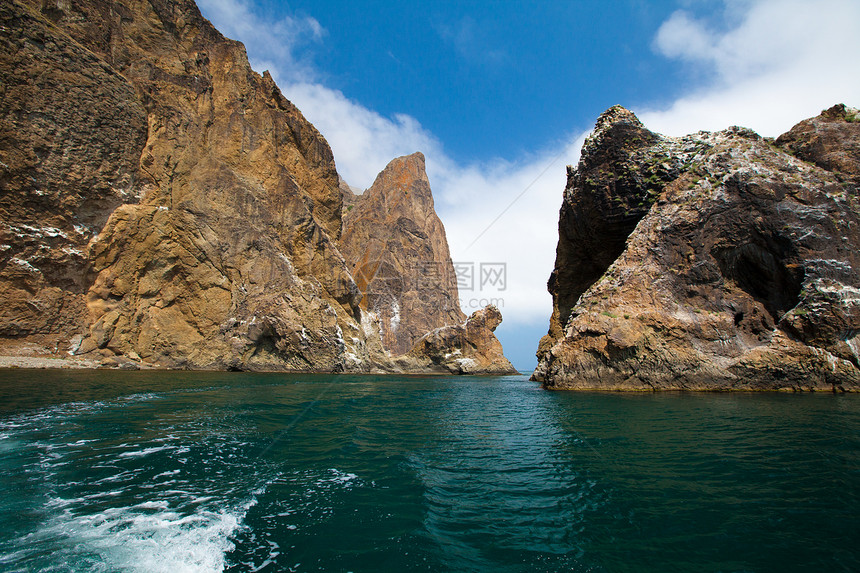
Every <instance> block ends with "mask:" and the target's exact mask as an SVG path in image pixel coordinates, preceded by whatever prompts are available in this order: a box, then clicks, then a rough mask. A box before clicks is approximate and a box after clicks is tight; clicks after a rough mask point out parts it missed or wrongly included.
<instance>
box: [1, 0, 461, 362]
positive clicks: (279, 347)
mask: <svg viewBox="0 0 860 573" xmlns="http://www.w3.org/2000/svg"><path fill="white" fill-rule="evenodd" d="M0 26H2V29H0V73H2V77H3V82H2V84H0V90H2V92H3V93H2V99H0V162H2V164H0V170H1V171H0V223H1V224H0V239H2V243H0V245H2V246H0V295H2V296H3V297H4V300H5V304H4V305H3V308H2V310H0V343H2V346H4V347H6V348H12V347H14V346H15V345H16V344H18V343H22V342H25V343H35V344H38V345H40V346H41V347H42V348H46V349H53V350H54V351H57V352H63V351H68V352H70V353H75V354H78V355H87V356H93V355H100V356H105V357H109V358H110V357H117V358H121V359H122V360H132V361H134V362H140V363H143V364H149V365H153V366H157V367H189V368H219V369H220V368H241V369H275V370H277V369H291V370H321V371H338V370H359V371H361V370H367V369H372V368H376V369H397V368H399V367H398V366H395V365H394V364H393V361H392V354H391V352H394V353H395V354H396V353H403V352H405V351H406V350H408V348H407V346H408V342H406V341H407V340H408V339H409V336H414V334H415V329H420V328H421V325H423V324H425V323H426V324H427V330H429V329H431V328H435V327H436V326H439V324H436V323H438V322H440V321H441V322H442V323H448V322H447V320H448V318H449V315H450V318H452V319H453V320H451V322H450V323H457V322H460V318H461V315H460V314H457V312H459V310H457V312H454V313H453V314H452V313H450V312H449V313H448V314H444V315H443V316H444V318H440V317H438V316H435V315H434V316H432V317H430V315H431V314H432V312H431V311H430V310H429V308H430V307H429V306H425V307H423V310H422V309H419V311H418V312H417V314H418V316H421V315H422V313H423V314H424V315H425V316H422V317H421V319H420V320H416V321H414V323H412V322H410V321H409V320H406V319H403V318H402V319H401V320H402V321H404V322H405V323H408V324H410V329H408V332H409V333H410V334H409V336H405V334H404V338H403V341H399V340H397V341H396V344H390V345H387V346H386V347H383V340H384V339H385V336H386V333H388V332H390V329H389V331H386V330H384V329H383V336H382V337H381V336H380V334H379V330H378V329H377V328H375V327H374V326H373V316H371V315H370V314H369V313H368V312H367V310H368V309H370V307H369V306H368V303H367V302H364V303H362V300H363V298H364V294H363V293H362V290H361V288H360V287H359V284H357V283H356V281H355V280H354V278H353V274H352V272H353V266H352V265H351V264H349V263H348V262H347V260H345V259H344V257H343V255H342V254H341V251H340V248H339V244H338V241H339V240H340V238H341V231H342V229H343V226H344V221H343V220H342V213H343V199H342V190H341V180H340V178H339V177H338V174H337V171H336V169H335V163H334V158H333V156H332V152H331V149H330V148H329V146H328V144H327V143H326V141H325V139H324V138H323V136H322V135H320V134H319V133H318V132H317V130H316V129H315V128H314V127H313V126H312V125H311V124H310V123H309V122H308V121H307V120H306V119H305V118H304V117H303V116H302V114H301V112H299V110H298V109H296V108H295V106H293V105H292V104H291V103H290V102H289V101H288V100H287V99H286V98H285V97H284V96H283V95H282V94H281V92H280V90H279V89H278V87H277V86H276V85H275V84H274V82H273V81H272V78H271V77H270V76H269V75H268V74H267V73H264V74H263V75H262V76H261V75H259V74H257V73H256V72H254V71H253V70H252V69H251V68H250V66H249V64H248V59H247V57H246V54H245V51H244V47H243V46H242V44H240V43H238V42H235V41H232V40H228V39H226V38H224V37H223V36H222V35H221V34H220V33H219V32H218V31H217V30H215V29H214V28H213V27H212V26H211V24H210V23H209V22H208V21H207V20H206V19H204V18H203V17H202V16H201V14H200V12H199V10H198V9H197V7H196V6H195V5H194V3H193V2H192V1H190V0H179V1H169V2H168V1H166V0H128V1H126V2H123V3H119V2H113V1H108V0H76V1H75V2H64V1H60V0H9V1H8V2H5V3H3V5H2V6H0ZM381 177H382V176H381ZM383 179H384V178H383ZM419 179H420V176H419ZM424 180H425V183H426V177H425V178H424ZM420 193H423V194H425V195H426V197H424V202H425V203H426V200H427V198H429V186H428V187H426V188H423V187H422V188H421V190H420ZM383 195H384V193H383ZM373 196H375V192H374V195H373ZM362 202H363V201H362ZM386 205H387V204H386ZM425 207H429V211H426V210H425V212H424V213H423V215H422V216H423V217H424V218H425V219H429V218H430V214H432V217H435V213H433V212H432V199H430V202H429V205H425ZM416 213H417V212H416ZM416 213H413V214H412V215H413V216H412V218H411V219H410V218H409V214H408V213H407V214H405V215H404V217H405V218H406V219H409V220H410V221H412V222H416V221H418V220H419V219H420V218H419V217H418V216H417V214H416ZM436 221H438V218H436ZM421 222H422V223H423V220H421ZM386 223H387V221H386ZM404 229H405V231H404V232H409V230H410V229H406V228H405V227H404ZM418 230H419V231H421V228H418ZM438 231H439V232H441V233H442V235H441V236H442V239H441V241H442V242H443V243H444V230H443V229H442V228H441V224H439V228H438ZM422 232H423V231H422ZM422 241H423V242H427V241H429V242H430V243H431V244H433V241H435V242H439V238H438V235H434V236H433V237H430V236H429V235H428V236H426V237H417V238H416V242H415V243H414V244H411V245H410V244H409V241H408V239H407V238H404V239H402V240H401V245H402V247H403V252H411V251H410V249H412V250H414V251H415V252H419V253H420V252H422V251H421V249H422V248H423V247H422V245H423V242H422ZM344 244H346V243H344ZM431 250H432V249H431ZM351 253H352V251H350V254H351ZM433 254H434V256H437V255H438V256H442V254H443V253H441V252H439V253H437V252H436V251H433ZM444 254H447V247H446V249H445V253H444ZM433 260H437V259H433ZM447 263H448V264H450V260H447ZM445 286H446V288H447V286H448V285H445ZM413 294H414V293H413ZM433 296H445V297H447V298H449V299H450V300H452V301H456V300H457V294H456V288H455V289H454V290H453V291H451V290H450V289H449V290H446V291H445V292H444V295H437V294H436V293H435V292H434V294H433ZM419 298H420V297H419ZM430 298H431V299H432V301H433V302H435V299H433V298H432V297H430ZM410 300H411V299H410ZM434 321H435V322H434ZM406 331H407V330H404V332H406ZM421 334H423V333H421ZM388 351H391V352H388Z"/></svg>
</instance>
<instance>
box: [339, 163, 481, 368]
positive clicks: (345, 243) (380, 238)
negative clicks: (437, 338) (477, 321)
mask: <svg viewBox="0 0 860 573" xmlns="http://www.w3.org/2000/svg"><path fill="white" fill-rule="evenodd" d="M347 203H348V207H347V211H346V213H345V215H344V220H343V236H342V237H341V240H340V249H341V252H342V253H343V255H344V257H345V258H346V260H347V263H348V267H349V270H350V272H351V273H352V276H353V277H355V280H356V282H357V284H358V288H359V290H360V291H361V293H362V295H363V297H362V299H361V308H362V310H363V311H364V312H367V313H370V314H371V315H372V316H373V317H374V318H376V319H378V320H379V323H380V326H381V328H382V341H383V344H384V347H385V349H386V350H388V351H390V352H391V353H392V354H404V353H406V352H408V351H409V350H410V349H411V348H412V346H413V345H414V344H415V343H416V342H417V341H418V339H419V338H421V337H422V336H423V335H424V334H426V333H427V332H429V331H431V330H433V329H436V328H440V327H442V326H445V325H449V324H459V323H461V322H464V321H465V320H466V316H465V315H464V314H463V311H462V310H460V302H459V300H458V299H457V282H456V277H455V275H454V265H453V264H452V262H451V253H450V252H449V250H448V241H447V239H446V237H445V228H444V227H443V226H442V221H440V220H439V217H438V216H437V215H436V211H435V210H434V208H433V195H432V194H431V192H430V182H429V180H428V179H427V173H426V172H425V168H424V156H423V155H422V154H420V153H415V154H413V155H409V156H407V157H399V158H397V159H394V160H393V161H391V163H389V164H388V166H387V167H386V168H385V169H384V170H383V171H382V173H380V174H379V176H377V178H376V181H374V183H373V185H372V186H371V187H370V189H368V190H367V191H365V192H364V193H363V194H361V195H358V196H355V198H354V199H351V200H348V201H347Z"/></svg>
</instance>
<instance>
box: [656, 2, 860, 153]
mask: <svg viewBox="0 0 860 573" xmlns="http://www.w3.org/2000/svg"><path fill="white" fill-rule="evenodd" d="M725 10H726V12H727V14H728V16H727V18H726V19H728V20H731V21H732V22H733V23H734V25H733V26H731V27H730V28H729V29H728V30H724V31H716V30H714V29H712V28H709V26H708V24H707V23H706V22H704V21H701V20H696V19H694V18H693V17H691V16H690V15H689V14H687V13H686V12H683V11H679V12H676V13H675V14H673V15H672V17H670V18H669V19H668V20H667V21H666V22H664V23H663V25H662V26H661V27H660V30H659V32H658V33H657V36H656V38H655V41H654V45H655V48H656V49H657V50H658V51H659V52H660V53H661V54H663V55H665V56H667V57H670V58H676V59H679V60H682V61H684V62H686V63H687V64H688V65H691V66H694V67H695V68H696V69H697V70H699V71H702V70H704V71H709V72H712V74H713V77H712V80H711V82H710V83H709V84H708V85H705V86H703V87H701V88H700V89H698V90H696V91H694V92H692V93H690V94H687V95H685V96H684V97H681V98H679V99H678V100H676V101H674V102H672V103H671V105H669V106H668V107H666V108H664V109H660V110H646V111H645V112H642V113H640V114H639V115H640V118H641V119H642V120H643V121H644V122H645V123H646V124H647V125H648V126H649V127H650V128H652V129H654V130H657V131H660V132H663V133H667V134H670V135H682V134H686V133H690V132H694V131H698V130H700V129H706V130H711V131H713V130H719V129H725V128H726V127H728V126H730V125H743V126H746V127H750V128H752V129H755V130H756V131H758V132H759V133H761V134H762V135H768V136H776V135H779V134H780V133H783V132H785V131H787V130H788V129H789V128H791V126H792V125H794V124H795V123H796V122H798V121H800V120H801V119H804V118H806V117H810V116H813V115H817V114H818V113H819V112H820V111H821V110H822V109H824V108H827V107H830V106H831V105H833V104H836V103H845V104H848V105H853V106H857V105H858V104H860V74H858V73H857V65H858V60H857V57H858V54H860V2H857V1H856V0H815V1H810V0H759V1H756V2H740V3H739V2H727V4H726V5H725Z"/></svg>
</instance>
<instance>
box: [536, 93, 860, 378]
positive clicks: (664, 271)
mask: <svg viewBox="0 0 860 573" xmlns="http://www.w3.org/2000/svg"><path fill="white" fill-rule="evenodd" d="M858 119H860V117H858V112H857V110H854V109H851V108H846V107H845V106H842V105H839V106H835V107H833V108H831V109H829V110H827V111H825V112H823V113H822V115H820V116H819V117H816V118H812V119H809V120H806V121H804V122H801V123H800V124H798V125H797V126H795V127H794V128H793V129H792V130H791V131H789V132H788V133H787V134H785V135H783V136H781V137H779V138H778V139H776V140H775V141H774V140H768V139H765V138H762V137H760V136H759V135H757V134H756V133H754V132H752V131H750V130H748V129H744V128H738V127H733V128H729V129H727V130H725V131H722V132H718V133H706V132H699V133H697V134H694V135H690V136H686V137H682V138H670V137H665V136H662V135H659V134H656V133H653V132H651V131H649V130H648V129H646V128H645V127H644V126H643V125H642V124H641V123H640V121H639V120H638V119H637V118H636V116H635V115H633V114H632V113H631V112H629V111H628V110H625V109H624V108H621V107H617V106H616V107H614V108H611V109H609V110H608V111H607V112H605V113H604V114H603V115H602V116H601V117H600V119H599V120H598V123H597V126H596V128H595V130H594V132H593V133H592V134H591V135H590V136H589V138H588V139H587V141H586V143H585V145H584V146H583V150H582V156H581V160H580V162H579V164H578V165H577V167H576V168H575V169H572V168H568V184H567V188H566V189H565V194H564V201H563V204H562V207H561V211H560V216H559V243H558V248H557V255H556V264H555V269H554V270H553V273H552V275H551V277H550V279H549V283H548V287H549V290H550V293H551V294H552V296H553V303H554V305H553V315H552V319H551V322H550V328H549V333H548V334H547V336H545V337H544V338H543V339H542V340H541V343H540V347H539V349H538V359H539V363H538V367H537V369H536V370H535V372H534V375H533V379H535V380H538V381H541V382H542V383H543V384H544V386H546V387H549V388H572V389H607V390H618V389H622V390H655V389H666V390H668V389H697V390H730V389H734V390H766V389H768V390H770V389H787V390H845V391H860V275H858V270H860V254H858V253H860V212H858V208H860V198H858V194H859V193H860V186H859V185H858V184H860V179H858V165H860V163H858V161H860V154H858V149H860V147H858V146H860V122H858Z"/></svg>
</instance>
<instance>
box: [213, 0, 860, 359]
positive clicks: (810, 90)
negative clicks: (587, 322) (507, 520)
mask: <svg viewBox="0 0 860 573" xmlns="http://www.w3.org/2000/svg"><path fill="white" fill-rule="evenodd" d="M198 4H199V6H200V9H201V11H202V12H203V15H204V16H206V17H207V18H208V19H209V20H211V21H212V23H213V24H214V25H215V26H216V27H217V28H218V29H219V30H220V31H221V32H222V33H223V34H224V35H225V36H227V37H229V38H232V39H235V40H240V41H242V42H243V43H244V44H245V46H246V49H247V52H248V57H249V59H250V61H251V65H252V67H253V68H254V69H255V70H256V71H258V72H260V73H262V72H263V71H264V70H269V71H270V73H271V74H272V76H273V78H274V79H275V81H276V82H277V84H278V86H279V87H280V88H281V91H282V92H283V93H284V95H285V96H286V97H287V99H289V100H291V101H292V102H293V103H294V104H295V105H296V106H298V108H299V109H300V110H302V113H304V115H305V116H306V117H307V118H308V119H309V120H310V121H311V122H312V123H313V124H314V125H315V126H316V127H317V129H318V130H319V131H320V132H321V133H322V134H323V135H324V136H325V138H326V139H327V141H328V142H329V144H330V145H331V147H332V150H333V151H334V156H335V162H336V164H337V169H338V172H339V173H340V174H341V176H342V177H343V178H344V179H345V180H346V181H347V182H348V183H349V184H350V185H352V186H353V187H355V188H358V189H359V190H362V189H366V188H368V187H369V186H370V185H371V184H372V183H373V180H374V178H375V177H376V175H377V174H378V173H379V172H380V171H381V170H382V169H383V168H384V167H385V165H386V164H387V163H388V162H389V161H390V160H391V159H393V158H395V157H398V156H401V155H407V154H410V153H413V152H415V151H421V152H423V153H424V155H425V157H426V160H427V172H428V176H429V178H430V185H431V187H432V189H433V196H434V200H435V206H436V211H437V213H438V214H439V217H440V218H441V219H442V222H443V223H444V225H445V228H446V231H447V235H448V243H449V246H450V248H451V255H452V258H453V260H454V262H455V264H457V265H458V268H459V269H460V271H461V273H462V277H463V278H464V279H466V278H467V277H468V276H470V275H469V272H471V273H472V274H471V277H472V279H473V280H472V285H471V287H472V288H469V285H468V284H467V285H466V287H465V288H461V291H460V298H461V306H462V307H463V310H464V312H466V313H467V314H470V313H471V312H473V311H474V310H477V309H478V308H481V307H483V305H484V304H485V303H487V302H494V303H496V304H497V306H499V308H500V310H501V311H502V314H503V316H504V322H503V323H502V325H501V326H499V328H498V329H497V331H496V334H497V335H498V337H499V339H500V340H501V342H502V344H503V346H504V349H505V354H506V355H507V356H508V358H509V359H510V360H511V361H512V362H513V363H514V365H515V366H516V367H517V368H519V369H521V370H531V369H533V368H534V366H535V365H536V360H535V358H534V353H535V350H536V349H537V344H538V341H539V339H540V337H541V336H542V335H543V334H545V333H546V331H547V326H548V323H549V316H550V314H551V310H552V300H551V298H550V296H549V294H548V293H547V291H546V281H547V279H548V278H549V274H550V272H551V271H552V268H553V263H554V260H555V247H556V243H557V241H558V210H559V208H560V206H561V199H562V193H563V191H564V186H565V181H566V168H565V166H566V165H575V164H576V162H577V161H578V158H579V150H580V148H581V146H582V142H583V140H584V138H585V136H586V135H587V134H588V132H589V131H590V130H591V129H592V128H593V126H594V122H595V121H596V119H597V117H598V115H600V113H601V112H603V111H604V110H606V109H607V108H609V107H610V106H612V105H615V104H621V105H623V106H625V107H627V108H628V109H630V110H632V111H634V112H635V113H636V114H637V115H638V116H639V118H640V119H641V120H642V121H643V122H644V123H645V125H646V127H648V128H649V129H651V130H653V131H657V132H660V133H663V134H666V135H672V136H680V135H685V134H687V133H693V132H696V131H700V130H708V131H714V130H720V129H725V128H727V127H729V126H731V125H742V126H745V127H750V128H752V129H754V130H756V131H758V132H759V133H760V134H762V135H764V136H777V135H779V134H780V133H783V132H785V131H787V130H788V129H790V128H791V126H792V125H794V124H795V123H797V122H798V121H800V120H802V119H805V118H807V117H811V116H814V115H817V114H818V113H820V112H821V110H823V109H825V108H828V107H830V106H832V105H833V104H836V103H845V104H846V105H850V106H852V107H860V73H858V72H857V70H858V56H860V0H653V1H646V0H612V1H607V0H600V1H591V0H555V1H539V0H531V1H525V0H523V1H517V2H515V1H513V0H510V1H500V0H495V1H487V0H483V1H482V0H473V1H469V2H462V1H445V0H439V1H434V2H403V1H402V0H400V1H388V0H385V1H383V0H367V1H365V2H354V1H346V0H340V1H336V0H291V1H290V2H278V1H274V0H198ZM482 278H483V280H482Z"/></svg>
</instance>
